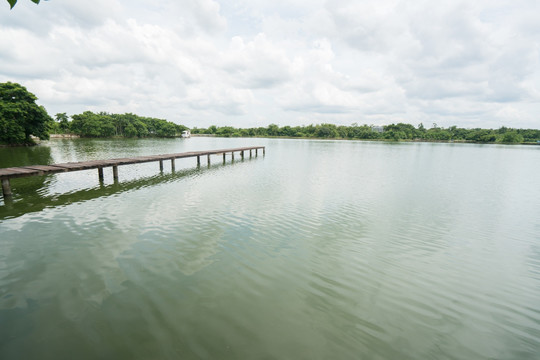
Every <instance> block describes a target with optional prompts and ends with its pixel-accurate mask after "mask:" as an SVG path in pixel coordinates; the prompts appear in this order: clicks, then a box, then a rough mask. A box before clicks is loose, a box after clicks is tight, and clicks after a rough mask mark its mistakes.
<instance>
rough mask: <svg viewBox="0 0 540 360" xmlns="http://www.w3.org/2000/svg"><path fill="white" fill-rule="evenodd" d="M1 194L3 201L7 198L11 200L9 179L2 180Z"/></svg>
mask: <svg viewBox="0 0 540 360" xmlns="http://www.w3.org/2000/svg"><path fill="white" fill-rule="evenodd" d="M2 194H3V195H4V201H5V200H6V199H7V198H11V195H12V193H11V186H10V184H9V179H2Z"/></svg>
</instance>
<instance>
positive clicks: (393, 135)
mask: <svg viewBox="0 0 540 360" xmlns="http://www.w3.org/2000/svg"><path fill="white" fill-rule="evenodd" d="M375 128H376V127H374V126H370V125H358V124H357V123H354V124H352V125H351V126H343V125H340V126H337V125H334V124H316V125H313V124H311V125H307V126H295V127H291V126H283V127H279V126H278V125H276V124H270V125H268V126H267V127H257V128H246V129H238V128H234V127H231V126H224V127H217V126H215V125H212V126H210V127H209V128H208V129H199V128H194V129H192V130H191V133H192V134H209V135H215V136H226V137H234V136H246V137H247V136H250V137H255V136H261V137H274V136H279V137H302V138H322V139H362V140H390V141H404V140H408V141H461V142H479V143H490V142H491V143H492V142H499V143H523V142H536V141H539V140H540V130H532V129H511V128H506V127H502V128H500V129H498V130H492V129H464V128H458V127H457V126H451V127H449V128H446V129H445V128H442V127H439V126H437V124H433V127H432V128H430V129H426V128H425V127H424V125H423V124H421V123H420V124H418V126H417V127H416V128H415V127H414V126H413V125H411V124H405V123H397V124H390V125H386V126H384V127H383V132H382V133H381V132H378V131H376V130H375Z"/></svg>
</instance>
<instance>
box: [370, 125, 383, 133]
mask: <svg viewBox="0 0 540 360" xmlns="http://www.w3.org/2000/svg"><path fill="white" fill-rule="evenodd" d="M371 131H375V132H378V133H382V132H384V127H382V126H372V127H371Z"/></svg>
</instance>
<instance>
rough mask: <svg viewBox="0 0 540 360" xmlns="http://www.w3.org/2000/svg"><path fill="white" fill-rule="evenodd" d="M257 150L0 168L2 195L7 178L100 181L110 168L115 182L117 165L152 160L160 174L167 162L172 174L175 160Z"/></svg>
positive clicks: (6, 195)
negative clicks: (79, 175) (62, 176)
mask: <svg viewBox="0 0 540 360" xmlns="http://www.w3.org/2000/svg"><path fill="white" fill-rule="evenodd" d="M259 150H262V152H263V155H264V154H265V152H266V149H265V147H264V146H250V147H241V148H234V149H219V150H209V151H191V152H184V153H176V154H163V155H150V156H138V157H131V158H120V159H109V160H92V161H81V162H70V163H63V164H52V165H29V166H20V167H11V168H2V169H0V180H1V181H2V194H3V196H4V199H6V198H11V196H12V192H11V185H10V179H13V178H20V177H28V176H41V175H49V174H56V173H62V172H71V171H81V170H90V169H97V170H98V177H99V181H103V168H106V167H112V170H113V178H114V181H118V166H120V165H129V164H140V163H146V162H152V161H159V169H160V171H163V162H164V161H166V160H170V161H171V169H172V170H173V171H174V167H175V163H174V161H175V159H182V158H189V157H196V158H197V166H199V165H200V164H201V156H207V161H208V164H210V155H221V154H222V155H223V161H225V154H228V153H230V154H231V155H232V159H233V160H234V153H235V152H236V153H240V156H241V158H242V159H244V155H245V153H249V156H250V157H252V156H253V152H255V156H257V155H258V153H259Z"/></svg>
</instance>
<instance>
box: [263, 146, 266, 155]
mask: <svg viewBox="0 0 540 360" xmlns="http://www.w3.org/2000/svg"><path fill="white" fill-rule="evenodd" d="M264 155H266V148H265V147H263V156H264Z"/></svg>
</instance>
